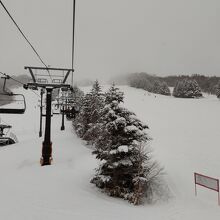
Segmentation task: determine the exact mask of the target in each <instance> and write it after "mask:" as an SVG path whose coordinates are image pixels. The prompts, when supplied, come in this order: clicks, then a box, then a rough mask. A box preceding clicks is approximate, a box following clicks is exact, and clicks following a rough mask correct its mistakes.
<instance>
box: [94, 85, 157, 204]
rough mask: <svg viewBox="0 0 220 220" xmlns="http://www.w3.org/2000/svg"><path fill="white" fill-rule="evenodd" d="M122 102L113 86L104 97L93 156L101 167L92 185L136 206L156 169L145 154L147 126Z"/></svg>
mask: <svg viewBox="0 0 220 220" xmlns="http://www.w3.org/2000/svg"><path fill="white" fill-rule="evenodd" d="M122 102H123V93H122V92H120V91H119V89H118V88H116V87H115V86H114V85H113V86H112V87H111V88H110V90H109V91H108V92H107V93H106V98H105V107H104V108H103V110H102V111H101V118H100V120H99V124H98V126H97V127H98V128H97V129H98V130H99V131H102V132H101V133H100V136H99V138H98V139H97V140H96V142H95V146H96V150H95V151H94V152H93V153H94V154H96V157H97V158H98V159H99V160H101V165H100V167H99V168H98V169H97V173H96V175H95V177H94V178H93V179H92V180H91V182H92V183H94V184H95V185H96V186H97V187H99V188H101V189H103V190H104V191H105V192H107V193H108V194H109V195H111V196H115V197H121V198H124V199H127V200H129V201H131V202H132V203H134V204H139V203H141V201H142V199H143V198H144V196H145V192H146V188H147V186H148V183H149V180H150V179H151V177H152V173H154V171H155V170H156V169H157V168H156V167H157V166H156V163H154V164H152V163H151V162H150V157H149V154H147V153H145V151H144V148H145V147H146V144H147V143H148V141H149V140H150V138H149V137H148V135H147V133H146V132H145V129H147V128H148V127H147V125H145V124H144V123H142V122H141V121H140V120H139V119H138V118H137V117H136V115H135V114H134V113H132V112H130V111H129V110H127V109H126V108H124V107H123V106H122V105H121V104H120V103H122ZM150 164H151V165H150ZM153 170H154V171H153Z"/></svg>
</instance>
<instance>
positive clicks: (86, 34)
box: [0, 0, 220, 79]
mask: <svg viewBox="0 0 220 220" xmlns="http://www.w3.org/2000/svg"><path fill="white" fill-rule="evenodd" d="M2 1H3V2H4V3H5V5H6V7H7V8H8V10H9V11H10V12H11V14H12V15H13V17H14V18H15V20H16V21H17V23H18V24H19V25H20V27H21V29H22V30H23V31H24V33H25V34H26V35H27V37H28V39H29V40H30V41H31V42H32V44H33V45H34V46H35V47H36V49H37V51H38V52H39V54H40V55H41V57H42V58H43V60H44V61H45V63H46V64H48V65H51V66H52V67H67V68H70V67H71V43H72V42H71V41H72V0H19V1H15V0H7V1H6V0H2ZM76 6H77V7H76V42H75V43H76V49H75V64H74V68H75V75H76V77H77V78H85V77H88V78H99V77H101V78H102V79H105V78H109V77H110V76H112V75H117V74H120V73H130V72H148V73H153V74H158V75H169V74H193V73H201V74H205V75H217V76H220V59H219V58H220V13H219V11H220V1H219V0H76ZM0 28H1V31H0V71H4V72H7V73H13V74H22V73H26V71H25V70H24V69H23V67H24V66H25V65H34V66H41V63H40V62H39V61H38V59H37V58H36V56H35V54H34V53H33V51H32V50H31V49H30V47H29V46H28V45H27V43H26V42H25V41H24V39H23V38H22V37H21V35H20V33H19V32H18V31H17V30H16V28H15V26H14V25H13V23H12V22H11V21H10V19H9V17H8V16H7V15H6V13H5V11H4V10H3V9H2V8H0Z"/></svg>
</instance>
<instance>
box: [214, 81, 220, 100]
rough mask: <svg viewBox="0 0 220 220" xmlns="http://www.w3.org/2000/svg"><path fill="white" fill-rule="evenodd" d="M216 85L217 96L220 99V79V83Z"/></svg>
mask: <svg viewBox="0 0 220 220" xmlns="http://www.w3.org/2000/svg"><path fill="white" fill-rule="evenodd" d="M215 87H216V96H217V98H219V99H220V81H219V82H218V84H217V85H216V86H215Z"/></svg>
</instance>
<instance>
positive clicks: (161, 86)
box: [152, 80, 170, 96]
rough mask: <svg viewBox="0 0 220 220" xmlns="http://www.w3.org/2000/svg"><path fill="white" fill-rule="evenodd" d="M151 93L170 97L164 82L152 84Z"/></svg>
mask: <svg viewBox="0 0 220 220" xmlns="http://www.w3.org/2000/svg"><path fill="white" fill-rule="evenodd" d="M152 92H153V93H156V94H161V95H167V96H169V95H170V89H169V87H168V85H167V83H166V82H160V81H158V80H157V81H155V82H154V83H153V87H152Z"/></svg>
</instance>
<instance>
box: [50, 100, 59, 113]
mask: <svg viewBox="0 0 220 220" xmlns="http://www.w3.org/2000/svg"><path fill="white" fill-rule="evenodd" d="M60 106H61V104H60V103H59V101H57V100H55V101H53V102H52V111H53V114H60V112H61V111H60Z"/></svg>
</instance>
